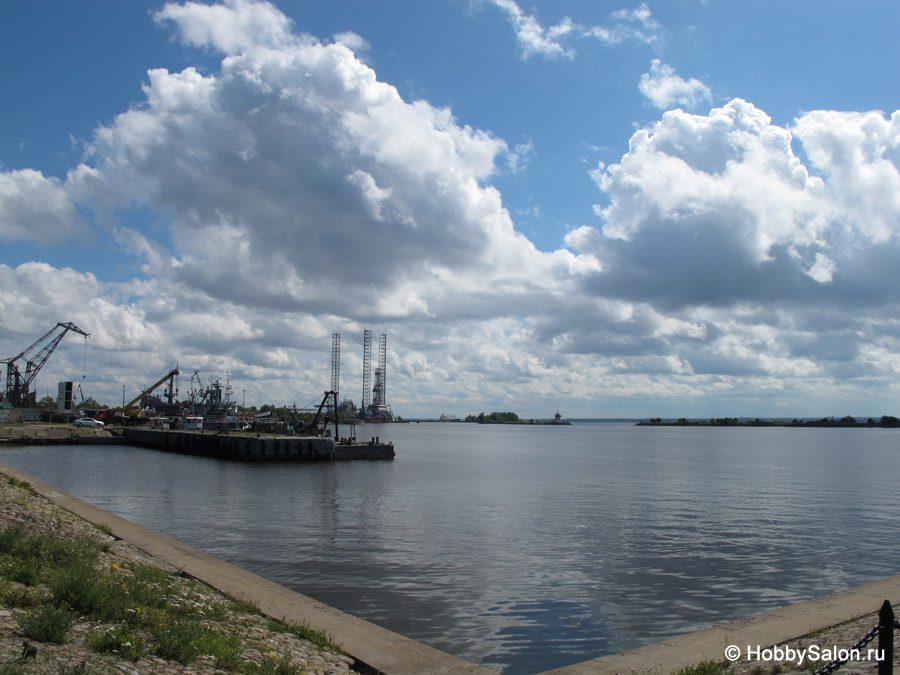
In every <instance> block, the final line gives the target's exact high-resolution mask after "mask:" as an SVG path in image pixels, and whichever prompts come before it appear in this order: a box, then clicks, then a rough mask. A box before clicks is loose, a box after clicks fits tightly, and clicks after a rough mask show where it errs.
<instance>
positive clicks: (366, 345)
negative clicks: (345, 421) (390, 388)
mask: <svg viewBox="0 0 900 675" xmlns="http://www.w3.org/2000/svg"><path fill="white" fill-rule="evenodd" d="M371 386H372V331H370V330H369V329H368V328H367V329H366V330H364V331H363V391H362V409H363V412H365V411H366V410H368V408H369V400H370V399H369V391H370V390H369V387H371Z"/></svg>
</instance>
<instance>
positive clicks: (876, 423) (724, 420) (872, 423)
mask: <svg viewBox="0 0 900 675" xmlns="http://www.w3.org/2000/svg"><path fill="white" fill-rule="evenodd" d="M638 426H681V427H684V426H691V427H707V426H716V427H900V419H897V418H896V417H894V416H893V415H883V416H882V417H881V419H879V420H875V419H873V418H872V417H869V418H868V419H866V421H865V422H861V421H859V420H858V419H856V418H855V417H852V416H851V415H845V416H844V417H841V418H840V419H838V418H837V417H823V418H822V419H819V420H799V419H797V418H794V419H793V420H791V421H790V422H788V421H787V420H761V419H759V418H758V417H757V418H756V419H752V420H749V419H744V420H742V419H738V418H737V417H715V418H710V419H709V420H708V421H707V420H689V419H687V418H685V417H679V418H678V419H677V420H675V421H671V420H663V419H662V418H661V417H651V418H650V419H647V420H643V421H641V422H638Z"/></svg>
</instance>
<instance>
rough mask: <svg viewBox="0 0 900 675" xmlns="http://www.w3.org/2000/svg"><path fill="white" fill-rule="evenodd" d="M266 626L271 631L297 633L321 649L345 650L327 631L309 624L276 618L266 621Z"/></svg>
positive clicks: (299, 636)
mask: <svg viewBox="0 0 900 675" xmlns="http://www.w3.org/2000/svg"><path fill="white" fill-rule="evenodd" d="M266 628H268V629H269V630H271V631H277V632H279V633H291V634H292V635H296V636H297V637H298V638H302V639H304V640H307V641H309V642H312V643H313V644H314V645H315V646H316V647H318V648H319V649H327V650H329V651H332V652H342V651H343V650H342V649H341V648H340V647H338V646H337V645H336V644H334V643H333V642H332V641H331V640H330V639H329V638H328V636H327V635H325V633H322V632H321V631H317V630H314V629H312V628H310V627H309V626H305V625H303V624H299V623H291V622H289V621H287V620H286V619H282V620H281V621H278V620H276V619H268V620H267V621H266Z"/></svg>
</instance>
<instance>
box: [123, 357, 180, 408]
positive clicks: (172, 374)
mask: <svg viewBox="0 0 900 675" xmlns="http://www.w3.org/2000/svg"><path fill="white" fill-rule="evenodd" d="M178 375H181V373H180V372H179V370H178V368H173V369H172V370H170V371H169V372H168V373H167V374H166V375H165V376H164V377H161V378H159V380H157V381H156V382H154V383H153V384H151V385H150V386H149V387H147V388H146V389H144V391H142V392H141V393H140V394H138V395H137V396H135V397H134V398H133V399H131V400H130V401H129V402H128V403H126V404H125V405H124V406H122V407H123V408H124V409H125V410H131V409H132V408H133V407H134V405H135V404H136V403H140V405H139V406H138V409H137V415H138V417H140V415H141V411H142V410H143V409H144V408H145V407H146V405H147V399H148V398H149V397H150V394H152V393H153V390H154V389H156V388H157V387H158V386H159V385H161V384H162V383H163V382H165V381H166V380H169V388H168V390H167V391H166V395H167V396H168V397H169V403H171V402H172V398H173V397H174V395H175V386H174V382H175V378H176V377H177V376H178Z"/></svg>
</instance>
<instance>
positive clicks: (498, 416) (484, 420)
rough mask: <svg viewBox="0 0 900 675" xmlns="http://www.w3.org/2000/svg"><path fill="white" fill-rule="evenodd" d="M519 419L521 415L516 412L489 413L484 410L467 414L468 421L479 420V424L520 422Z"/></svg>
mask: <svg viewBox="0 0 900 675" xmlns="http://www.w3.org/2000/svg"><path fill="white" fill-rule="evenodd" d="M519 421H520V420H519V416H518V415H516V413H514V412H492V413H488V414H487V415H485V414H484V413H483V412H482V413H478V414H477V415H467V416H466V422H477V423H478V424H518V423H519Z"/></svg>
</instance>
